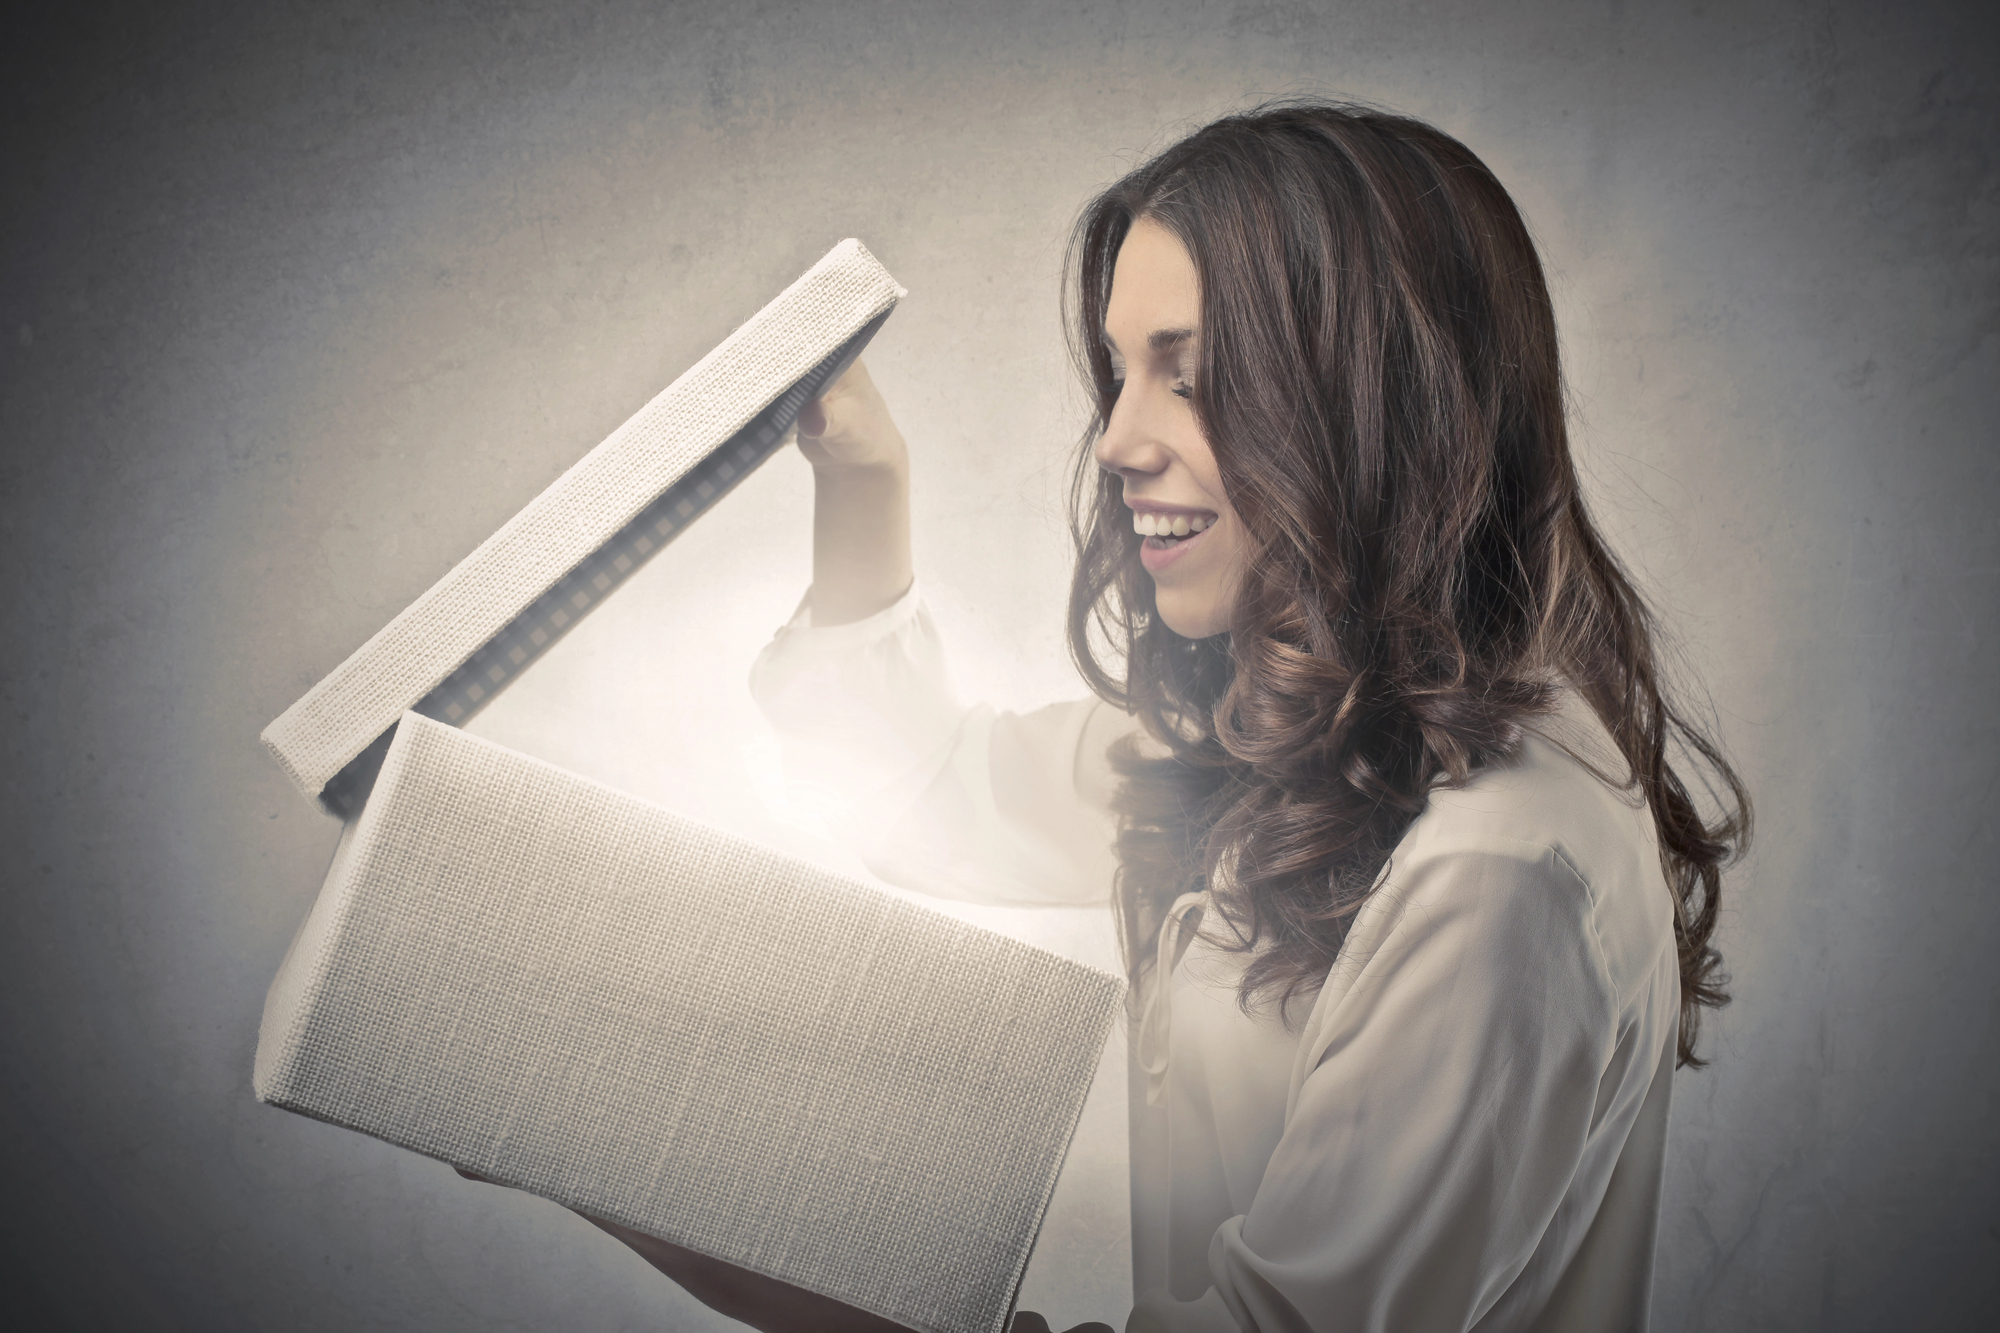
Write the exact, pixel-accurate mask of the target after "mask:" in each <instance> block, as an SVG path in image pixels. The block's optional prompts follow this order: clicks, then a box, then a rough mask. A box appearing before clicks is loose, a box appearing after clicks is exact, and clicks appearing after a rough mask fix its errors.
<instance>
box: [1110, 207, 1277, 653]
mask: <svg viewBox="0 0 2000 1333" xmlns="http://www.w3.org/2000/svg"><path fill="white" fill-rule="evenodd" d="M1200 336H1201V285H1200V281H1199V279H1198V277H1197V276H1196V274H1195V268H1194V261H1193V260H1192V259H1190V258H1189V257H1188V252H1187V247H1185V246H1183V245H1182V244H1181V243H1180V239H1179V238H1178V237H1176V236H1175V235H1174V234H1173V233H1172V232H1170V231H1168V230H1167V229H1166V228H1165V227H1162V226H1161V225H1160V224H1159V223H1157V222H1154V221H1152V220H1151V219H1149V218H1143V217H1142V218H1140V219H1139V220H1138V221H1137V222H1134V223H1133V224H1132V230H1131V231H1130V232H1129V233H1127V235H1126V237H1125V243H1124V245H1122V246H1121V247H1119V250H1118V262H1117V265H1116V267H1114V268H1113V269H1112V275H1111V301H1110V304H1109V306H1107V307H1106V309H1105V312H1104V341H1105V344H1106V346H1107V347H1108V349H1109V350H1110V353H1111V366H1112V374H1113V375H1114V377H1116V378H1117V379H1118V380H1119V381H1120V383H1121V387H1120V389H1119V391H1118V400H1117V403H1116V404H1115V405H1114V406H1113V408H1112V409H1111V420H1110V421H1109V422H1108V423H1106V425H1105V428H1104V434H1103V436H1102V437H1101V438H1099V440H1098V442H1097V464H1098V466H1099V467H1101V468H1103V469H1104V470H1105V471H1107V472H1113V473H1116V474H1117V475H1118V476H1119V477H1120V478H1122V479H1123V481H1124V483H1125V504H1126V507H1128V508H1129V509H1131V511H1132V520H1133V525H1134V527H1135V529H1136V530H1137V531H1138V532H1140V533H1141V534H1143V535H1144V542H1143V543H1142V545H1141V546H1140V548H1139V559H1140V560H1141V561H1142V562H1143V563H1144V564H1145V566H1146V572H1147V573H1149V574H1151V575H1152V576H1153V588H1154V601H1155V604H1156V605H1157V606H1158V607H1159V611H1160V618H1161V619H1162V620H1164V621H1165V622H1166V624H1167V628H1168V629H1171V630H1172V631H1173V632H1174V633H1176V634H1179V635H1181V636H1182V637H1183V638H1189V639H1205V638H1207V637H1208V636H1209V635H1211V634H1220V633H1222V632H1223V631H1225V630H1227V629H1228V628H1229V619H1230V613H1231V612H1232V610H1233V609H1234V607H1235V604H1236V587H1237V578H1238V575H1239V573H1240V570H1241V561H1242V558H1243V555H1244V553H1245V552H1246V551H1247V550H1248V542H1247V541H1246V539H1245V534H1244V532H1243V525H1242V523H1241V521H1240V520H1238V519H1237V517H1236V511H1235V510H1233V509H1231V508H1230V507H1229V498H1228V497H1227V496H1226V495H1224V494H1223V492H1222V478H1221V476H1220V474H1219V473H1218V472H1217V470H1216V466H1215V455H1214V453H1212V452H1211V451H1210V450H1209V447H1208V440H1207V437H1206V436H1204V435H1203V434H1202V429H1201V423H1200V421H1198V420H1197V419H1196V418H1195V413H1194V403H1193V402H1192V401H1191V397H1192V394H1193V390H1194V369H1195V365H1196V361H1197V358H1196V350H1197V344H1198V340H1199V338H1200Z"/></svg>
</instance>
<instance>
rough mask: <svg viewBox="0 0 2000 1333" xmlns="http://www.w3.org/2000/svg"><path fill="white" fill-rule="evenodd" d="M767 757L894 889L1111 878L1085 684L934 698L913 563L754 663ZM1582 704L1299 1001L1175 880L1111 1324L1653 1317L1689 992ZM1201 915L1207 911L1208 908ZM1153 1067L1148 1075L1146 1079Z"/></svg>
mask: <svg viewBox="0 0 2000 1333" xmlns="http://www.w3.org/2000/svg"><path fill="white" fill-rule="evenodd" d="M751 684H752V690H753V692H754V694H755V695H756V697H757V700H758V702H759V704H760V705H761V706H762V708H763V710H764V712H765V714H766V716H767V717H769V718H770V720H771V721H772V723H773V724H774V725H775V726H776V728H777V730H778V732H779V735H780V739H781V742H782V744H783V746H784V750H785V759H786V768H787V773H788V776H789V777H790V778H791V780H793V781H794V782H797V783H799V784H802V785H804V786H806V787H808V788H814V789H816V795H817V796H818V797H819V798H820V800H821V802H822V805H823V806H824V807H829V808H832V809H835V810H837V812H838V814H837V818H836V820H835V821H834V822H836V823H837V825H838V826H839V827H840V828H841V829H842V831H843V833H844V834H845V836H846V837H847V838H848V839H849V840H850V841H852V842H853V844H854V845H855V846H856V848H857V849H858V850H859V851H860V852H861V854H862V856H863V858H864V859H865V860H866V861H867V863H868V865H869V866H870V868H871V869H873V870H874V871H875V872H876V873H878V874H880V875H881V876H882V877H883V878H884V879H887V880H889V881H890V882H892V883H896V884H901V885H904V886H906V887H910V888H916V889H921V890H924V891H926V892H930V893H934V894H942V895H945V896H949V897H957V898H967V899H973V900H978V901H986V902H1001V903H1016V904H1020V903H1039V904H1058V903H1059V904H1087V903H1102V902H1107V901H1108V900H1109V896H1110V891H1111V881H1112V875H1113V872H1114V870H1115V868H1116V861H1115V858H1114V855H1113V852H1112V847H1111V839H1112V836H1113V832H1114V826H1113V823H1112V820H1111V817H1110V815H1109V814H1108V810H1107V807H1108V802H1109V799H1110V796H1111V792H1112V789H1113V785H1114V778H1113V775H1112V773H1111V771H1110V767H1109V765H1108V763H1107V762H1106V759H1105V749H1106V747H1107V746H1108V745H1109V744H1110V743H1111V741H1113V740H1115V739H1116V738H1118V737H1119V736H1122V735H1124V734H1126V733H1127V732H1129V731H1130V730H1132V729H1133V727H1134V725H1135V724H1134V722H1133V720H1132V719H1130V718H1128V717H1126V716H1125V715H1123V714H1121V713H1119V712H1117V711H1116V710H1114V709H1112V708H1110V707H1108V706H1107V705H1105V704H1103V703H1101V702H1098V701H1094V700H1091V701H1076V702H1071V703H1062V704H1056V705H1052V706H1050V707H1047V708H1043V709H1040V710H1038V711H1036V712H1032V713H1026V714H1011V713H995V712H994V711H992V710H991V709H986V708H976V707H975V708H968V707H965V706H963V705H961V704H960V703H959V702H957V700H956V699H954V698H953V696H952V693H951V689H950V686H949V683H948V677H947V673H946V671H945V664H944V655H943V650H942V647H941V645H940V643H939V640H938V636H937V632H936V629H935V627H934V626H933V624H932V622H931V619H930V617H929V615H928V614H927V613H926V611H925V610H924V608H923V606H922V603H921V601H920V599H919V597H918V594H917V591H916V589H914V588H912V589H911V591H910V592H909V593H908V594H907V595H905V596H904V597H903V599H902V600H900V601H899V602H897V603H896V604H895V605H894V606H891V607H889V608H887V609H886V610H884V611H882V612H880V613H879V614H877V615H875V616H872V617H870V618H868V619H867V620H863V621H859V622H856V623H853V624H848V625H840V626H833V627H829V628H812V627H810V625H809V622H808V621H807V619H806V617H805V616H804V614H803V613H802V614H801V615H800V616H799V617H798V618H796V619H794V621H793V622H792V623H791V624H789V625H787V626H786V627H785V628H784V629H782V630H780V631H779V633H778V636H777V638H776V639H775V641H774V642H773V643H772V644H771V645H770V647H769V648H767V649H766V650H765V652H764V654H763V655H762V656H761V657H760V658H759V659H758V662H757V664H756V666H755V668H754V669H753V672H752V681H751ZM1624 772H1625V767H1624V764H1623V762H1622V760H1619V759H1618V758H1617V753H1616V751H1615V749H1613V747H1612V745H1611V741H1610V738H1609V737H1608V736H1607V735H1606V734H1605V733H1604V731H1603V729H1602V727H1601V726H1599V724H1598V723H1597V721H1596V719H1595V718H1594V717H1592V716H1591V715H1590V713H1589V710H1588V709H1586V708H1583V707H1581V706H1579V705H1572V706H1570V707H1567V708H1565V709H1564V710H1563V712H1562V713H1560V714H1559V715H1558V716H1557V717H1556V718H1554V719H1550V720H1548V721H1547V722H1546V723H1545V724H1543V725H1540V726H1538V727H1537V729H1536V731H1535V732H1531V733H1530V734H1529V735H1527V736H1526V737H1525V739H1524V741H1523V743H1522V745H1521V747H1520V750H1519V752H1518V753H1517V754H1516V755H1515V756H1514V757H1513V758H1511V759H1509V760H1507V761H1505V762H1503V763H1499V764H1495V765H1493V766H1492V767H1490V768H1488V769H1486V770H1484V771H1482V772H1481V773H1479V774H1478V775H1476V776H1475V778H1474V779H1473V781H1472V782H1470V783H1469V784H1467V785H1466V786H1463V787H1460V788H1454V789H1439V790H1437V791H1435V792H1433V793H1432V795H1431V798H1430V803H1429V805H1428V807H1427V808H1426V809H1425V811H1424V812H1423V813H1422V814H1421V815H1420V816H1418V818H1417V819H1416V820H1415V822H1414V823H1412V824H1411V826H1410V829H1409V831H1408V833H1407V834H1406V835H1405V836H1404V838H1403V840H1402V842H1401V843H1400V844H1399V845H1398V846H1397V848H1396V850H1395V853H1394V855H1393V856H1392V857H1391V859H1390V863H1389V866H1388V868H1387V870H1386V871H1385V872H1384V876H1383V879H1382V880H1381V881H1380V882H1379V884H1378V887H1377V888H1376V889H1375V891H1374V892H1373V893H1372V894H1371V895H1370V896H1369V898H1368V899H1367V901H1366V902H1365V903H1364V905H1363V906H1362V908H1361V910H1360V912H1359V913H1358V914H1357V916H1356V917H1355V920H1354V923H1353V926H1352V929H1351V930H1350V933H1349V935H1348V938H1347V941H1346V944H1345V945H1344V947H1343V948H1342V950H1341V953H1340V957H1339V961H1338V962H1337V963H1336V965H1335V967H1334V969H1333V971H1332V973H1331V974H1330V975H1329V976H1328V978H1327V981H1326V984H1325V985H1324V986H1323V987H1322V988H1321V990H1320V991H1319V993H1318V995H1317V997H1316V999H1315V1000H1314V1001H1313V1003H1312V1007H1311V1010H1310V1013H1309V1014H1308V1015H1307V1017H1306V1019H1305V1023H1304V1025H1303V1027H1302V1028H1300V1029H1298V1030H1287V1029H1286V1027H1285V1026H1284V1025H1283V1024H1282V1023H1280V1022H1279V1021H1278V1020H1277V1019H1276V1018H1275V1017H1274V1016H1273V1015H1270V1014H1264V1013H1260V1014H1255V1015H1246V1014H1245V1013H1244V1012H1243V1010H1242V1009H1241V1008H1240V1007H1239V1006H1238V1004H1237V999H1236V980H1237V978H1238V977H1239V976H1240V973H1241V968H1242V965H1243V958H1242V956H1241V955H1240V954H1234V953H1230V952H1227V951H1225V950H1221V949H1217V948H1214V947H1211V946H1209V945H1208V944H1206V943H1205V942H1203V941H1202V940H1201V939H1199V938H1198V936H1195V934H1194V932H1193V931H1192V930H1187V931H1183V930H1180V929H1179V928H1178V926H1177V924H1176V923H1177V922H1182V921H1184V922H1185V923H1186V924H1187V925H1188V926H1193V925H1195V924H1196V920H1197V918H1196V917H1195V913H1197V912H1198V911H1199V909H1200V907H1201V905H1202V904H1201V901H1200V900H1199V899H1197V898H1194V897H1193V896H1192V895H1191V896H1190V897H1189V898H1186V899H1183V900H1182V901H1181V902H1179V903H1176V904H1175V912H1174V913H1173V914H1171V916H1170V920H1169V924H1168V925H1167V926H1166V927H1165V928H1164V929H1163V932H1162V935H1163V939H1162V944H1163V946H1164V949H1163V956H1164V957H1171V956H1172V954H1174V953H1176V952H1180V951H1181V950H1182V949H1185V952H1184V953H1183V954H1182V956H1181V958H1180V960H1179V963H1178V964H1177V965H1176V966H1174V968H1173V970H1172V973H1171V977H1170V980H1169V983H1168V986H1167V987H1166V989H1165V992H1164V993H1155V994H1153V995H1149V996H1147V997H1145V1000H1144V1004H1143V1009H1144V1017H1143V1020H1142V1022H1141V1024H1140V1030H1139V1032H1138V1033H1137V1034H1135V1037H1134V1040H1133V1042H1132V1046H1133V1049H1134V1053H1135V1060H1136V1062H1137V1065H1138V1067H1137V1068H1136V1069H1135V1070H1134V1077H1133V1080H1132V1087H1133V1118H1132V1145H1131V1155H1132V1177H1133V1179H1132V1201H1133V1214H1132V1227H1133V1270H1134V1271H1133V1285H1134V1291H1135V1295H1136V1305H1135V1307H1134V1309H1133V1311H1132V1315H1131V1318H1130V1321H1129V1322H1128V1324H1127V1325H1126V1327H1127V1328H1128V1330H1173V1331H1176V1333H1178V1331H1180V1330H1229V1331H1231V1333H1235V1331H1237V1330H1243V1331H1248V1330H1258V1331H1259V1333H1263V1331H1266V1330H1281V1329H1282V1330H1315V1331H1321V1333H1328V1331H1331V1330H1394V1331H1395V1333H1409V1331H1410V1330H1433V1329H1438V1330H1443V1329H1451V1330H1467V1329H1477V1330H1481V1331H1482V1333H1484V1331H1486V1330H1503V1329H1504V1330H1585V1329H1588V1330H1597V1331H1602V1330H1624V1329H1643V1328H1644V1327H1645V1325H1646V1316H1647V1304H1648V1295H1649V1288H1650V1282H1651V1274H1652V1263H1653V1235H1654V1230H1655V1224H1656V1221H1657V1217H1658V1212H1659V1188H1660V1170H1661V1163H1662V1158H1663V1150H1664V1146H1665V1139H1666V1126H1667V1102H1668V1096H1669V1091H1670V1088H1671V1076H1672V1071H1673V1063H1674V1053H1675V1038H1676V1032H1677V1022H1678V1006H1679V998H1680V992H1679V971H1678V964H1677V959H1676V956H1675V950H1674V935H1673V904H1672V898H1671V896H1670V894H1669V891H1668V889H1667V886H1666V883H1665V880H1664V878H1663V876H1662V873H1661V870H1660V864H1659V855H1658V851H1657V845H1656V842H1655V838H1654V830H1653V824H1652V819H1651V817H1650V816H1649V814H1648V813H1647V810H1646V807H1645V804H1644V802H1643V800H1642V799H1641V798H1640V797H1639V796H1638V795H1637V793H1636V791H1635V789H1634V788H1633V787H1632V786H1631V785H1630V784H1629V783H1621V782H1615V781H1612V780H1609V779H1608V778H1607V777H1605V776H1601V775H1608V774H1618V775H1621V776H1622V775H1623V774H1624ZM1204 923H1205V924H1207V925H1208V926H1209V927H1210V928H1211V929H1212V930H1213V929H1218V928H1220V922H1219V921H1216V920H1214V919H1213V918H1212V917H1211V918H1208V919H1206V921H1205V922H1204ZM1149 1093H1150V1095H1149Z"/></svg>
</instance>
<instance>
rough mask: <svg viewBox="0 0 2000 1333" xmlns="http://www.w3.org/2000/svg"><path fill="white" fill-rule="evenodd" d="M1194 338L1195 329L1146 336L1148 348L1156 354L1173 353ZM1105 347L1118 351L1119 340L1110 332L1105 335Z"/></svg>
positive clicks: (1154, 333)
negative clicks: (1172, 351)
mask: <svg viewBox="0 0 2000 1333" xmlns="http://www.w3.org/2000/svg"><path fill="white" fill-rule="evenodd" d="M1194 336H1195V331H1194V330H1193V329H1154V330H1153V331H1152V332H1151V333H1149V334H1147V335H1146V346H1147V347H1149V348H1151V349H1152V350H1153V351H1155V352H1166V351H1171V350H1172V349H1173V348H1176V347H1179V346H1180V345H1181V344H1182V343H1184V342H1189V341H1191V340H1192V339H1193V338H1194ZM1104 345H1105V346H1106V347H1107V348H1109V349H1110V350H1112V351H1114V352H1116V351H1118V340H1117V339H1115V338H1113V337H1112V336H1111V333H1110V331H1109V330H1106V331H1105V333H1104Z"/></svg>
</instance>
